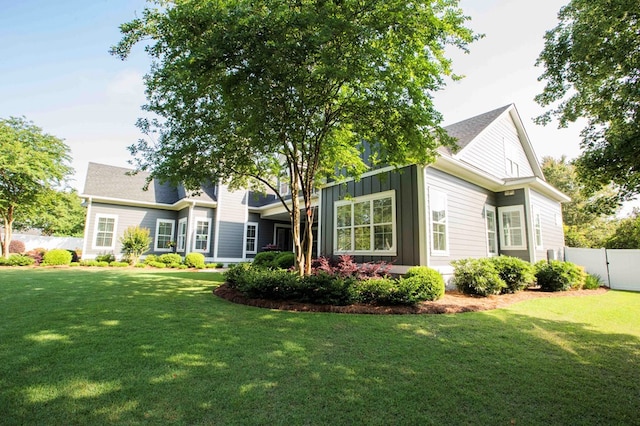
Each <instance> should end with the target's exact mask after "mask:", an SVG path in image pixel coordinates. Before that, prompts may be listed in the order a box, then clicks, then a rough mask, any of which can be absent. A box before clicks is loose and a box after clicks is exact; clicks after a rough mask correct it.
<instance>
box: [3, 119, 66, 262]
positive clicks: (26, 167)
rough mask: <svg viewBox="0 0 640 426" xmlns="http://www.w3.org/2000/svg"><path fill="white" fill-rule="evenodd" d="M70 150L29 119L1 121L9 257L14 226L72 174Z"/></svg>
mask: <svg viewBox="0 0 640 426" xmlns="http://www.w3.org/2000/svg"><path fill="white" fill-rule="evenodd" d="M69 161H70V156H69V147H67V145H65V143H64V142H63V141H62V140H61V139H58V138H57V137H55V136H52V135H49V134H46V133H43V131H42V129H40V128H39V127H37V126H36V125H34V124H33V123H32V122H30V121H27V120H26V119H25V118H15V117H11V118H9V119H0V224H1V225H2V226H3V227H4V232H3V235H2V238H1V239H0V243H1V245H2V254H3V255H4V256H5V257H8V256H9V244H10V243H11V235H12V230H13V223H14V221H15V219H16V217H17V215H18V214H20V212H23V211H24V212H26V211H28V210H29V209H32V208H33V207H34V206H36V205H37V204H38V203H39V202H41V201H42V197H43V196H46V195H48V194H49V191H50V190H51V189H52V188H55V187H56V186H58V185H60V184H61V183H62V182H63V180H64V179H65V177H66V176H67V175H69V174H70V173H71V172H72V169H71V167H70V166H69V165H68V162H69Z"/></svg>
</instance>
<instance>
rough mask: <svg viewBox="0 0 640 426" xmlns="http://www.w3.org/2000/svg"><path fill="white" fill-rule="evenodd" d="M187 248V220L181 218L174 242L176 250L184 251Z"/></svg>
mask: <svg viewBox="0 0 640 426" xmlns="http://www.w3.org/2000/svg"><path fill="white" fill-rule="evenodd" d="M186 247H187V218H186V217H183V218H182V219H180V220H179V221H178V236H177V241H176V250H177V251H181V252H183V251H185V248H186Z"/></svg>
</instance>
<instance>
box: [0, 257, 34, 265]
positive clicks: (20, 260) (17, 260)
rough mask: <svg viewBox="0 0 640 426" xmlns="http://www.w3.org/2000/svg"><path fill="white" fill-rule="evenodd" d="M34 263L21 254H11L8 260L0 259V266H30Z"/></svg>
mask: <svg viewBox="0 0 640 426" xmlns="http://www.w3.org/2000/svg"><path fill="white" fill-rule="evenodd" d="M34 262H35V261H34V260H33V259H32V258H31V257H29V256H25V255H22V254H12V255H11V256H9V258H8V259H6V258H4V257H0V266H30V265H33V264H34Z"/></svg>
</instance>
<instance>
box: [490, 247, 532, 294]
mask: <svg viewBox="0 0 640 426" xmlns="http://www.w3.org/2000/svg"><path fill="white" fill-rule="evenodd" d="M490 259H491V262H492V263H493V266H494V267H495V268H496V271H498V275H500V278H502V280H503V281H504V283H505V285H506V287H504V288H503V289H502V293H515V292H518V291H521V290H524V289H525V288H527V287H529V286H531V285H533V284H534V283H535V281H536V276H535V269H534V267H533V265H532V264H531V263H529V262H527V261H526V260H522V259H520V258H517V257H511V256H497V257H491V258H490Z"/></svg>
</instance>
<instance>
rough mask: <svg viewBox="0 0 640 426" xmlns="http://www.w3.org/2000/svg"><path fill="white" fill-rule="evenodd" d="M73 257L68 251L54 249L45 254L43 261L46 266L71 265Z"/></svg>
mask: <svg viewBox="0 0 640 426" xmlns="http://www.w3.org/2000/svg"><path fill="white" fill-rule="evenodd" d="M71 259H72V255H71V253H69V251H68V250H64V249H53V250H49V251H48V252H46V253H45V255H44V258H43V259H42V261H43V263H44V264H45V265H50V266H53V265H68V264H70V263H71Z"/></svg>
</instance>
